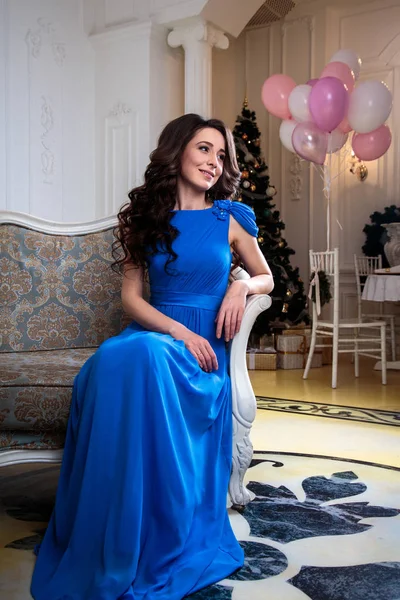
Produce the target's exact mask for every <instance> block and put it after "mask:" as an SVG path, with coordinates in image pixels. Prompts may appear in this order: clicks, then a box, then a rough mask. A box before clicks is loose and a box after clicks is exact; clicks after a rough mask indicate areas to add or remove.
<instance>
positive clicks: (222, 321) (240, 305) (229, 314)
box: [215, 280, 248, 342]
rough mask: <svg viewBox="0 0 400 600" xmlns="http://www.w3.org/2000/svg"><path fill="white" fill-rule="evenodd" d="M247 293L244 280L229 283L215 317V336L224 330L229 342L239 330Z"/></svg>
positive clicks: (218, 335) (218, 336)
mask: <svg viewBox="0 0 400 600" xmlns="http://www.w3.org/2000/svg"><path fill="white" fill-rule="evenodd" d="M247 293H248V285H247V283H246V280H236V281H233V282H232V283H231V285H230V286H229V288H228V291H227V293H226V294H225V298H224V299H223V301H222V304H221V306H220V309H219V311H218V315H217V318H216V319H215V322H216V324H217V330H216V336H217V338H220V337H221V336H222V330H224V335H225V341H226V342H229V341H230V340H232V339H233V338H234V336H235V335H236V334H237V333H238V332H239V329H240V326H241V324H242V319H243V313H244V309H245V308H246V298H247Z"/></svg>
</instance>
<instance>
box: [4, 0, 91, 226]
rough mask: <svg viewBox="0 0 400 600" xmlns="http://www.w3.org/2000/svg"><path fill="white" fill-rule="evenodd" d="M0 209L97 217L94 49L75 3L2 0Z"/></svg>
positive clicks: (62, 217) (76, 0)
mask: <svg viewBox="0 0 400 600" xmlns="http://www.w3.org/2000/svg"><path fill="white" fill-rule="evenodd" d="M0 24H1V25H0V27H1V31H0V33H1V37H0V90H1V91H0V140H1V142H0V208H2V209H9V210H14V211H22V212H26V213H30V214H34V215H36V216H39V217H43V218H47V219H54V220H59V221H62V220H66V219H69V220H86V219H89V218H92V217H93V216H94V213H95V210H94V193H93V192H94V161H93V148H94V137H93V134H94V115H93V105H94V69H93V64H94V63H93V50H92V48H91V46H90V44H89V42H88V40H87V37H86V35H85V34H84V32H83V27H82V13H81V4H80V0H69V1H68V2H66V1H65V0H0Z"/></svg>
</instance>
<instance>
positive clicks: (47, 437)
mask: <svg viewBox="0 0 400 600" xmlns="http://www.w3.org/2000/svg"><path fill="white" fill-rule="evenodd" d="M64 438H65V434H64V433H59V432H55V433H53V432H49V431H46V432H44V433H33V432H31V431H19V430H17V431H8V430H6V431H2V430H1V429H0V455H1V452H4V451H5V450H49V449H51V450H58V449H60V448H62V447H63V446H64Z"/></svg>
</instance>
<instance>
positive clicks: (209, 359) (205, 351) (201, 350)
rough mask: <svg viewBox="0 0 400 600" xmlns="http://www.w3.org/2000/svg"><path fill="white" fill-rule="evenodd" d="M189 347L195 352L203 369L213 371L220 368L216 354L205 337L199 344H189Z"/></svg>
mask: <svg viewBox="0 0 400 600" xmlns="http://www.w3.org/2000/svg"><path fill="white" fill-rule="evenodd" d="M200 339H201V338H200ZM187 349H188V350H189V351H190V352H191V354H193V356H194V357H195V359H196V360H197V362H198V363H199V366H200V367H201V368H202V369H203V371H207V372H208V373H211V371H212V370H217V369H218V360H217V357H216V354H215V352H214V350H213V349H212V347H211V345H210V344H209V342H208V341H207V340H205V339H204V340H203V341H201V342H200V343H199V344H189V345H187Z"/></svg>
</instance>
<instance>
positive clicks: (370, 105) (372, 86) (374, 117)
mask: <svg viewBox="0 0 400 600" xmlns="http://www.w3.org/2000/svg"><path fill="white" fill-rule="evenodd" d="M392 103H393V98H392V93H391V91H390V90H389V88H388V87H387V85H386V84H384V83H383V82H382V81H376V80H374V79H368V80H367V81H362V82H361V83H360V84H358V86H357V87H356V88H355V90H354V92H353V93H352V94H351V96H350V104H349V112H348V115H347V118H348V121H349V124H350V126H351V128H352V129H354V131H356V132H357V133H370V132H371V131H375V129H378V127H380V126H381V125H383V124H384V123H385V121H386V119H387V118H388V116H389V115H390V113H391V111H392Z"/></svg>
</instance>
